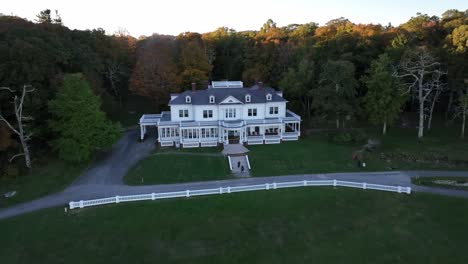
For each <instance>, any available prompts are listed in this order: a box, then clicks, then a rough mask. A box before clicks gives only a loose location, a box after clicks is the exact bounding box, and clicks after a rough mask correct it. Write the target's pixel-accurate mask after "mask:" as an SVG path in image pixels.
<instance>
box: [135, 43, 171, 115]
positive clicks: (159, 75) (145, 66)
mask: <svg viewBox="0 0 468 264" xmlns="http://www.w3.org/2000/svg"><path fill="white" fill-rule="evenodd" d="M174 54H175V40H174V38H173V37H170V36H160V35H154V36H152V37H151V38H149V39H146V40H144V41H143V42H142V43H141V44H140V47H139V49H138V52H137V55H136V56H137V61H136V65H135V68H134V70H133V72H132V75H131V77H130V83H129V86H130V90H131V91H133V92H134V93H136V94H139V95H142V96H146V97H148V98H151V99H152V100H153V101H154V102H155V107H156V109H155V110H160V108H161V107H163V106H164V105H167V102H168V101H169V98H170V97H169V95H170V93H171V92H176V91H177V90H176V89H177V88H178V84H179V82H178V78H177V72H178V70H177V64H176V61H175V60H176V59H175V55H174Z"/></svg>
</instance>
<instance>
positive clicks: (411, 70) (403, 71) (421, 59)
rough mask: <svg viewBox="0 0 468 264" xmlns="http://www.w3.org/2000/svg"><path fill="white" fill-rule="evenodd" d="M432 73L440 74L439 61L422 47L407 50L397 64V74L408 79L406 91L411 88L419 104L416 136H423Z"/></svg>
mask: <svg viewBox="0 0 468 264" xmlns="http://www.w3.org/2000/svg"><path fill="white" fill-rule="evenodd" d="M434 74H442V71H441V70H440V63H439V62H438V61H437V60H436V58H435V57H434V56H433V55H432V54H431V53H430V52H429V51H428V50H427V48H424V47H419V48H416V49H414V50H410V51H409V52H407V53H406V54H405V55H404V58H403V59H402V60H401V62H400V65H399V73H398V75H397V76H398V77H400V78H403V79H406V80H408V81H409V82H407V83H405V86H406V87H407V88H408V91H411V90H412V91H413V92H414V93H415V94H416V100H417V101H418V104H419V124H418V138H422V137H423V136H424V119H425V110H426V107H427V106H426V104H427V103H428V102H430V100H429V99H430V98H431V97H430V96H431V93H432V92H434V90H435V89H434V88H435V86H434V85H433V82H431V80H432V76H433V75H434Z"/></svg>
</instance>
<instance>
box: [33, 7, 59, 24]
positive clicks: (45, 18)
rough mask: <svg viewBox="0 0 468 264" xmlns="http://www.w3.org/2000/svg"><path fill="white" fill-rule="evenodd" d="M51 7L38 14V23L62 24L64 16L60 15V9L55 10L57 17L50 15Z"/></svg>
mask: <svg viewBox="0 0 468 264" xmlns="http://www.w3.org/2000/svg"><path fill="white" fill-rule="evenodd" d="M50 13H51V11H50V9H45V10H42V11H41V12H40V13H39V15H36V17H37V19H36V22H37V23H48V24H52V23H53V24H59V25H62V17H60V15H59V13H58V10H55V18H52V16H51V15H50Z"/></svg>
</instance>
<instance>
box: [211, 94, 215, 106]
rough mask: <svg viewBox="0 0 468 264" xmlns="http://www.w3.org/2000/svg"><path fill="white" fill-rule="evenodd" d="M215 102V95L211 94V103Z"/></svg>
mask: <svg viewBox="0 0 468 264" xmlns="http://www.w3.org/2000/svg"><path fill="white" fill-rule="evenodd" d="M214 102H215V97H214V96H213V95H210V104H214Z"/></svg>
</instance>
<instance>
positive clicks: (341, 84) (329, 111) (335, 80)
mask: <svg viewBox="0 0 468 264" xmlns="http://www.w3.org/2000/svg"><path fill="white" fill-rule="evenodd" d="M354 70H355V68H354V65H353V64H352V63H351V62H349V61H343V60H339V61H331V60H330V61H328V62H327V63H326V64H325V65H324V67H323V69H322V72H321V73H320V78H319V79H320V81H319V87H318V89H315V91H313V95H314V101H313V105H314V108H316V109H317V110H318V111H319V112H322V113H323V114H325V115H326V116H328V117H334V118H335V121H336V128H340V122H341V126H342V127H344V124H345V121H346V120H350V119H351V118H352V117H353V115H354V114H355V113H356V111H357V108H358V105H357V103H356V86H357V82H356V79H355V78H354Z"/></svg>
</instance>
